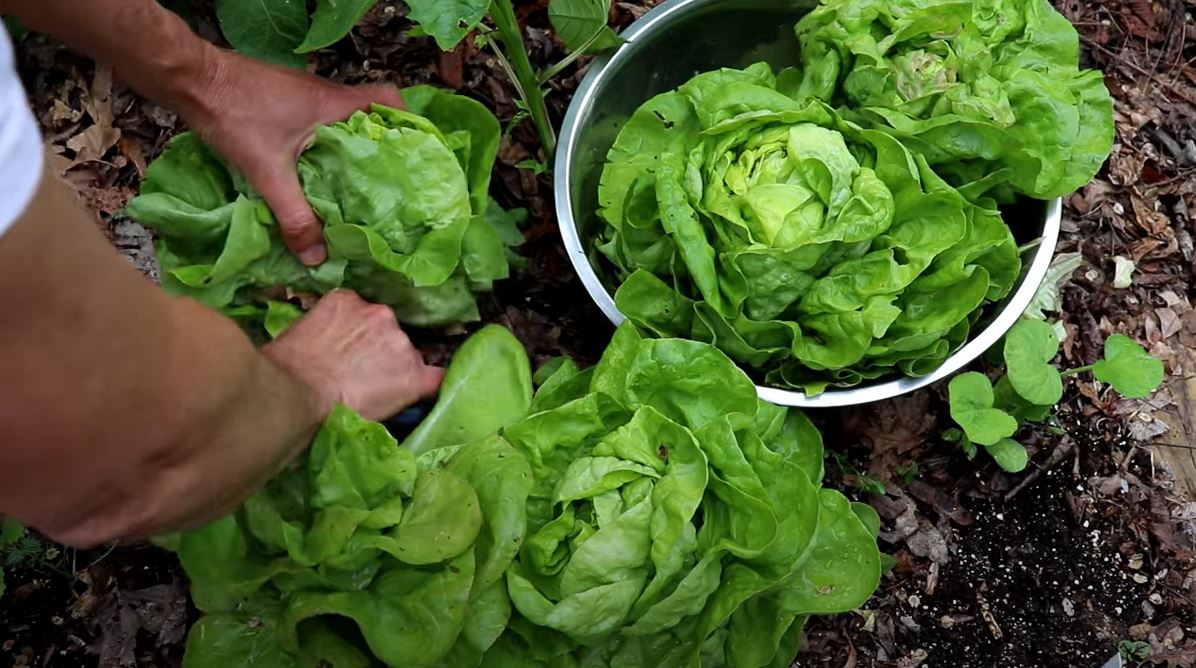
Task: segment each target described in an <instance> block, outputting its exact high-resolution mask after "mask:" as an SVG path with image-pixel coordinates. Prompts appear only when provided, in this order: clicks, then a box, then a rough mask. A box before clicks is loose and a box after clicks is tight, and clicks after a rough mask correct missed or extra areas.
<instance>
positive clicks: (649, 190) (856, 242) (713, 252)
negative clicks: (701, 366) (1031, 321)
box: [596, 63, 1021, 393]
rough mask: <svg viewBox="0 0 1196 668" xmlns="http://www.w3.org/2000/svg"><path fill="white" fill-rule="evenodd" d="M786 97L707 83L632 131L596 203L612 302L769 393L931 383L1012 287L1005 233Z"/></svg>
mask: <svg viewBox="0 0 1196 668" xmlns="http://www.w3.org/2000/svg"><path fill="white" fill-rule="evenodd" d="M800 84H801V81H800V77H798V76H796V73H795V72H793V71H786V72H783V73H782V74H781V75H780V76H775V75H774V74H773V72H772V70H771V69H770V68H769V67H768V65H767V64H764V63H760V64H757V65H753V66H751V67H749V68H747V69H745V70H730V69H724V70H718V71H714V72H708V73H705V74H700V75H698V76H696V77H695V78H693V79H692V80H690V81H689V82H687V83H686V84H684V85H682V86H681V87H680V88H679V89H677V90H676V91H672V92H669V93H664V94H662V95H659V96H657V97H655V98H653V99H651V100H649V101H648V102H647V103H645V104H644V105H643V106H642V107H640V109H639V110H638V111H637V112H636V113H635V114H634V115H633V116H632V118H631V119H630V120H629V121H628V123H627V124H626V125H625V126H624V128H623V129H622V131H621V132H620V134H619V136H618V138H617V139H616V141H615V143H614V145H613V147H612V148H611V150H610V153H609V154H608V158H607V164H606V166H605V168H604V170H603V174H602V178H601V181H600V185H599V193H598V194H599V204H600V207H601V210H600V215H601V217H602V218H603V220H604V221H605V223H606V225H605V227H604V229H603V230H602V231H601V232H600V233H599V238H598V239H597V240H596V245H597V248H598V250H599V251H600V253H601V254H602V255H604V256H605V257H606V258H607V259H608V260H609V261H610V262H611V263H612V264H613V265H614V267H615V269H616V274H617V278H618V280H619V283H620V285H619V288H618V290H617V292H616V294H615V302H616V305H617V306H618V308H619V310H620V311H621V312H622V313H623V314H624V315H625V316H626V317H627V318H629V319H630V320H631V321H632V322H634V323H635V324H636V325H638V326H640V327H642V328H644V329H645V330H647V331H650V332H652V333H654V334H655V335H657V336H661V337H683V338H690V339H695V340H698V341H704V342H708V343H712V344H714V345H715V346H717V347H718V348H719V349H721V350H722V351H723V352H725V353H726V354H728V355H729V356H730V357H731V358H733V359H734V360H736V361H737V362H739V363H740V364H741V365H744V366H746V367H748V368H750V369H752V370H753V371H754V374H755V376H756V377H757V379H759V380H764V381H766V382H767V383H769V384H771V385H774V386H779V387H785V388H799V389H802V390H804V391H806V392H809V393H817V392H820V391H822V390H823V389H825V388H826V387H827V386H828V385H836V386H850V385H854V384H857V383H859V382H861V381H863V380H865V379H872V378H879V377H882V376H886V375H891V374H894V373H904V374H907V375H923V374H926V373H929V372H930V371H932V370H933V369H934V368H936V367H937V366H938V364H939V363H941V362H942V360H944V359H945V358H946V357H947V355H948V354H950V352H952V351H953V350H954V349H955V348H957V347H958V346H959V345H960V344H962V343H963V342H964V341H965V340H966V338H967V336H968V333H969V330H970V327H971V326H972V324H973V323H974V321H975V319H976V318H977V317H978V315H979V312H980V310H981V309H982V308H983V306H984V305H985V304H987V303H989V302H992V301H996V300H999V299H1001V298H1003V297H1004V296H1005V295H1006V294H1008V292H1009V291H1010V289H1011V288H1012V286H1013V284H1014V282H1015V281H1016V279H1017V277H1018V274H1019V271H1020V266H1021V264H1020V259H1019V256H1018V251H1017V247H1016V244H1015V243H1014V239H1013V236H1012V234H1011V233H1010V231H1009V228H1008V227H1007V226H1006V225H1005V223H1004V221H1003V220H1002V218H1001V214H1000V212H999V211H998V210H997V208H996V203H995V202H993V201H991V200H988V199H984V198H975V199H974V201H973V200H969V199H968V198H966V197H965V196H964V195H963V194H961V193H960V191H958V190H956V189H955V188H953V187H952V186H950V185H948V184H947V183H946V182H945V181H944V180H943V179H941V178H940V177H939V176H938V175H937V174H936V173H935V172H934V171H933V170H932V169H931V167H930V166H929V164H928V163H927V161H926V160H925V158H923V157H922V156H921V155H919V154H917V153H914V152H911V151H910V150H908V149H907V148H905V147H904V146H903V145H902V144H901V143H900V142H899V141H898V140H897V139H895V138H894V137H893V136H891V135H890V134H887V133H884V132H880V131H878V130H873V129H866V128H862V127H860V126H859V125H857V124H854V123H851V122H849V121H846V120H844V119H843V118H841V117H840V116H839V114H838V113H837V112H836V111H835V110H833V109H832V108H831V107H829V106H828V105H826V104H824V103H822V102H818V101H811V100H805V99H800V96H798V95H797V89H798V87H799V86H800Z"/></svg>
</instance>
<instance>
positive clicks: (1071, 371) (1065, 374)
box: [1059, 364, 1096, 378]
mask: <svg viewBox="0 0 1196 668" xmlns="http://www.w3.org/2000/svg"><path fill="white" fill-rule="evenodd" d="M1094 366H1096V365H1095V364H1089V365H1088V366H1081V367H1076V368H1075V369H1068V370H1067V371H1061V372H1059V375H1060V376H1063V377H1064V378H1068V377H1070V376H1078V375H1080V374H1082V373H1084V372H1085V371H1092V367H1094Z"/></svg>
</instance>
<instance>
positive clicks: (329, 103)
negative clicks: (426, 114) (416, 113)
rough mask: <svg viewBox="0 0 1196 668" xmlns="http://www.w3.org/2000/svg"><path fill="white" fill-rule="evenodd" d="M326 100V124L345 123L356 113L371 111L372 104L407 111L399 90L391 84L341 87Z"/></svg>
mask: <svg viewBox="0 0 1196 668" xmlns="http://www.w3.org/2000/svg"><path fill="white" fill-rule="evenodd" d="M334 91H335V92H334V93H333V94H331V95H329V96H328V97H326V98H325V104H324V107H323V108H324V113H323V114H322V115H323V118H324V122H325V123H336V122H337V121H343V120H345V119H346V118H348V117H349V116H352V115H353V112H355V111H369V108H370V105H371V104H382V105H386V106H388V107H394V108H395V109H406V108H407V105H406V104H405V103H404V102H403V96H402V94H400V93H399V89H398V88H397V87H395V86H391V85H389V84H380V85H373V86H340V85H337V86H336V87H335V89H334Z"/></svg>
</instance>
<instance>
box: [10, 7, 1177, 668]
mask: <svg viewBox="0 0 1196 668" xmlns="http://www.w3.org/2000/svg"><path fill="white" fill-rule="evenodd" d="M518 4H519V10H520V12H521V13H522V16H521V19H522V22H523V23H524V25H527V26H529V29H528V38H529V39H528V43H529V48H530V50H531V55H532V58H533V61H536V62H540V63H543V62H549V61H550V60H554V59H556V58H557V57H559V55H560V47H559V46H558V45H557V44H556V43H555V42H554V41H553V38H552V36H551V33H550V32H549V31H548V23H547V18H546V13H545V4H546V3H544V2H524V3H518ZM649 4H653V3H650V2H649V3H640V2H628V3H622V2H620V3H616V5H615V10H614V11H613V15H614V18H615V23H616V24H618V25H620V26H625V25H627V24H628V23H630V21H632V20H634V18H635V17H637V16H639V15H641V14H642V13H643V12H644V11H645V10H646V7H645V6H646V5H649ZM1057 5H1058V6H1059V8H1060V10H1061V11H1063V12H1064V14H1065V15H1067V16H1068V18H1069V19H1071V20H1072V21H1073V23H1075V24H1076V26H1077V28H1078V29H1079V31H1080V33H1081V35H1082V39H1083V44H1084V46H1085V52H1086V57H1087V58H1088V59H1089V60H1088V63H1087V64H1088V65H1090V66H1093V67H1097V68H1099V69H1101V70H1103V71H1104V72H1105V74H1106V80H1107V83H1108V84H1109V87H1110V90H1111V91H1112V93H1113V95H1114V98H1115V100H1116V104H1117V106H1116V120H1117V128H1118V136H1117V144H1116V145H1115V147H1114V153H1113V156H1112V158H1111V159H1110V161H1109V163H1108V164H1107V165H1106V167H1105V169H1104V170H1102V172H1101V174H1100V175H1099V177H1098V179H1097V180H1096V181H1095V182H1094V183H1093V184H1091V185H1089V186H1088V187H1086V188H1085V189H1083V190H1082V191H1081V192H1080V193H1077V194H1076V195H1074V196H1072V197H1071V198H1070V199H1069V200H1068V201H1067V207H1066V209H1065V217H1064V227H1063V230H1064V233H1063V240H1062V243H1061V247H1060V249H1059V250H1060V252H1061V253H1080V254H1081V257H1082V258H1083V260H1084V263H1083V265H1082V266H1081V267H1080V268H1079V269H1078V270H1077V271H1076V272H1075V274H1074V275H1073V277H1072V279H1071V280H1070V281H1069V282H1067V283H1065V284H1064V287H1063V289H1062V293H1061V294H1062V300H1063V306H1064V308H1063V310H1062V312H1061V313H1060V316H1061V318H1062V319H1063V321H1064V324H1065V327H1066V329H1067V333H1068V338H1067V340H1066V341H1065V343H1064V345H1063V347H1062V350H1063V357H1064V359H1065V360H1066V361H1067V363H1068V364H1070V365H1072V366H1080V365H1084V364H1088V363H1091V362H1092V361H1093V360H1095V359H1096V358H1097V357H1099V356H1100V347H1101V342H1102V341H1103V340H1104V339H1105V337H1106V336H1108V335H1109V334H1111V333H1113V332H1120V333H1124V334H1128V335H1131V336H1133V337H1134V338H1136V339H1138V340H1140V341H1143V342H1145V343H1147V344H1149V349H1150V351H1151V352H1152V353H1153V354H1154V355H1156V356H1158V357H1161V358H1162V359H1164V360H1165V361H1166V363H1167V369H1168V373H1169V374H1170V376H1169V379H1168V383H1167V385H1166V386H1165V387H1164V388H1163V389H1162V390H1161V391H1160V392H1159V393H1158V394H1156V395H1155V396H1154V397H1152V398H1150V399H1147V400H1125V399H1120V398H1117V397H1116V396H1115V395H1112V394H1111V393H1108V392H1107V391H1102V390H1101V389H1100V388H1098V387H1096V386H1095V385H1094V384H1093V382H1092V381H1091V380H1088V379H1072V380H1071V381H1069V383H1068V386H1067V391H1066V394H1065V398H1064V403H1063V404H1062V405H1061V407H1060V408H1059V411H1058V419H1057V427H1042V428H1035V429H1033V430H1029V431H1027V432H1023V434H1022V439H1021V440H1022V441H1023V442H1024V443H1025V444H1026V445H1027V446H1028V448H1029V449H1030V450H1031V454H1032V462H1031V465H1030V466H1029V467H1028V468H1027V469H1026V471H1025V472H1023V473H1021V474H1015V475H1008V474H1005V473H1002V472H1001V471H1000V470H999V469H998V468H997V467H996V466H995V465H994V464H993V463H992V462H991V461H988V460H985V459H977V460H976V461H975V462H968V461H967V460H966V459H964V457H963V456H962V454H961V453H960V452H959V450H958V447H957V446H956V445H955V444H953V443H949V442H945V441H943V440H942V439H941V438H940V434H941V433H942V431H943V430H944V429H946V428H947V427H949V426H951V423H950V419H949V416H948V415H947V404H946V400H945V387H941V386H940V387H934V388H930V389H929V390H925V391H920V392H918V393H916V394H914V395H910V396H907V397H903V398H899V399H896V400H892V401H888V402H883V403H880V404H874V405H870V406H866V407H861V408H855V409H847V410H835V411H819V412H815V413H813V414H812V415H811V417H812V418H813V419H814V420H815V421H816V422H817V423H818V424H819V426H820V427H822V429H823V431H824V435H825V438H826V443H827V446H828V451H833V452H835V453H837V456H836V457H834V458H833V459H832V460H829V461H828V476H829V478H830V480H831V481H832V482H833V483H834V484H835V485H836V486H838V487H840V488H841V489H843V490H844V491H847V492H848V493H849V495H851V496H853V497H854V498H858V499H860V500H863V501H866V502H868V503H870V504H871V505H873V507H875V508H876V509H877V510H878V511H879V513H880V515H881V517H882V519H883V520H884V526H883V528H882V534H881V537H882V540H881V547H882V549H884V550H885V551H886V552H888V553H890V554H892V555H894V557H895V559H896V562H897V565H896V567H895V568H894V569H893V570H892V571H891V572H890V573H888V574H887V575H886V576H885V578H884V580H883V581H882V583H881V588H880V590H879V591H878V592H877V594H876V595H875V596H874V597H873V599H872V600H871V601H870V602H869V603H868V604H867V605H866V606H865V607H864V609H862V610H861V611H859V612H856V613H849V614H845V615H840V616H837V617H833V618H827V619H819V620H817V621H815V622H813V623H812V624H811V625H810V626H809V628H808V633H807V638H806V641H805V642H804V644H803V650H802V653H801V655H800V657H799V661H798V665H801V666H849V667H850V666H886V667H887V666H895V667H900V668H913V667H915V666H920V665H927V666H943V665H949V666H955V667H957V668H968V667H970V666H977V667H981V666H984V667H987V666H995V665H1006V666H1027V667H1036V668H1037V667H1042V668H1051V667H1054V666H1060V667H1064V666H1068V667H1070V666H1075V667H1077V668H1086V667H1089V666H1091V667H1093V668H1096V667H1097V666H1100V665H1101V664H1103V663H1104V662H1105V660H1106V659H1108V658H1109V657H1110V656H1112V655H1114V654H1116V653H1117V650H1118V645H1119V644H1121V645H1122V646H1123V647H1124V648H1125V649H1127V650H1134V651H1138V652H1140V653H1142V654H1143V655H1145V654H1149V658H1148V661H1151V662H1157V663H1158V664H1160V665H1168V666H1179V667H1184V666H1196V553H1194V552H1193V545H1194V542H1196V498H1194V497H1193V496H1192V490H1193V488H1194V487H1196V478H1192V477H1190V476H1192V473H1191V472H1192V471H1193V470H1196V449H1193V440H1192V439H1191V438H1189V434H1190V433H1192V432H1193V424H1192V417H1191V416H1192V415H1193V414H1194V413H1196V410H1194V409H1193V405H1196V404H1192V403H1191V402H1193V401H1196V395H1193V394H1191V391H1190V390H1189V389H1188V385H1189V382H1188V379H1189V378H1190V377H1191V376H1192V375H1193V374H1194V373H1196V357H1194V353H1193V350H1194V349H1196V310H1193V309H1192V300H1193V299H1194V298H1196V293H1194V292H1193V288H1192V285H1193V273H1194V264H1193V261H1194V259H1196V247H1194V241H1193V234H1196V230H1194V229H1193V221H1192V218H1191V214H1190V212H1191V211H1194V210H1196V65H1194V63H1193V61H1194V60H1196V2H1193V1H1192V0H1167V1H1166V2H1160V3H1155V4H1153V5H1152V4H1150V3H1142V2H1129V1H1128V0H1127V1H1125V2H1123V1H1121V0H1101V1H1099V2H1091V3H1084V2H1076V1H1073V0H1065V1H1064V2H1059V3H1057ZM191 9H192V11H193V13H194V16H195V17H196V22H197V26H198V28H199V30H200V32H201V34H204V35H205V36H206V37H209V38H211V39H218V36H217V31H216V30H215V29H214V27H213V23H212V16H211V9H210V7H209V6H207V3H193V6H192V7H191ZM404 12H405V10H404V9H403V5H402V3H399V2H381V3H380V4H379V5H378V7H376V8H375V9H374V10H373V11H372V12H371V13H370V15H369V16H367V18H366V20H365V21H364V22H363V24H362V25H361V26H360V27H358V28H357V29H356V30H355V31H354V32H353V33H352V35H351V36H350V38H349V39H347V40H345V41H343V42H342V43H339V44H337V45H336V46H334V47H332V48H329V49H325V50H322V51H320V52H318V53H317V54H315V57H314V58H313V59H312V62H313V63H314V65H315V70H316V71H317V72H318V73H320V74H322V75H326V76H329V77H332V78H335V79H338V80H343V81H347V82H351V83H361V82H375V81H390V82H398V83H401V84H403V85H411V84H416V83H433V84H437V85H441V86H447V87H451V88H454V89H456V90H458V91H459V92H462V93H464V94H467V95H470V96H473V97H475V98H477V99H479V100H481V101H482V102H484V103H485V104H486V105H487V106H488V107H490V108H491V109H492V110H494V111H495V113H496V114H497V115H498V117H499V118H500V120H503V121H505V120H507V119H510V118H512V117H513V116H515V114H516V113H517V111H518V109H517V107H516V104H515V101H514V99H513V94H512V91H511V89H510V86H509V85H508V83H507V80H506V77H505V75H504V73H503V71H502V69H501V67H500V66H499V64H498V63H497V62H496V61H495V59H494V58H493V57H492V56H490V55H489V54H488V52H484V51H481V50H479V49H478V48H477V47H476V46H475V45H473V44H472V43H471V42H469V41H466V42H464V43H462V44H461V45H460V46H458V47H457V48H456V49H455V50H453V51H451V52H447V53H442V52H440V51H439V50H438V49H437V48H436V46H435V44H434V43H432V42H431V40H429V39H427V38H416V37H409V36H407V35H406V34H405V32H406V30H407V28H409V27H410V24H409V23H408V22H407V21H406V20H405V18H404V16H403V15H404ZM20 51H21V59H22V66H23V73H24V74H25V77H26V82H27V84H28V86H29V89H30V90H31V91H34V96H33V97H34V100H33V101H34V104H35V107H36V110H37V114H38V117H39V119H40V120H41V122H42V125H43V128H44V130H45V133H46V136H47V139H48V141H49V143H50V145H51V146H52V148H53V150H54V151H55V152H56V153H58V154H59V155H60V156H61V159H62V161H63V162H62V168H63V171H64V173H65V174H66V177H67V178H68V179H69V180H70V181H71V182H72V183H74V184H75V185H76V187H77V188H78V190H79V192H80V193H81V195H82V198H83V200H84V201H85V202H86V203H87V204H89V205H90V206H91V207H92V208H93V209H95V210H97V211H99V212H100V215H99V217H98V219H97V224H99V225H100V226H101V229H103V230H104V231H105V233H106V234H107V235H108V236H109V237H110V238H111V239H112V241H113V242H114V243H115V244H116V245H117V246H118V247H119V248H120V249H121V250H122V252H124V253H125V254H126V255H127V256H128V257H129V258H130V259H131V260H132V261H133V262H134V263H136V264H137V266H138V267H140V268H141V269H142V270H143V271H145V272H146V273H147V274H150V275H151V276H153V275H154V271H155V268H154V265H153V261H152V249H151V247H150V238H149V235H148V233H147V232H145V230H144V229H142V228H140V226H137V225H135V224H133V223H130V222H129V221H127V220H124V219H122V218H121V217H120V216H119V215H118V211H119V210H120V209H121V207H123V206H124V205H125V204H126V203H127V202H128V200H129V199H130V198H131V197H132V196H133V195H134V194H135V193H136V190H137V184H138V183H139V182H140V179H141V178H142V177H143V176H144V172H145V165H146V162H147V161H148V160H149V159H151V158H152V157H153V156H155V155H157V154H158V152H160V150H161V148H162V146H163V145H164V143H165V142H166V141H167V140H168V139H169V138H170V137H171V136H173V135H174V134H175V133H176V132H177V131H178V130H179V129H180V128H179V126H178V121H177V118H176V117H175V116H174V115H173V114H171V113H169V112H167V111H165V110H163V109H161V108H159V107H157V106H156V105H153V104H150V103H147V102H145V101H143V100H141V99H140V98H137V97H135V96H133V95H132V94H130V93H129V92H127V91H126V90H125V89H124V88H123V87H122V86H121V85H120V84H119V82H114V81H113V79H112V76H111V72H110V71H108V70H106V69H104V68H99V69H97V68H95V67H93V66H92V64H91V63H90V62H88V61H86V60H84V59H82V58H79V57H77V56H75V55H73V54H71V53H69V52H67V51H65V50H63V49H62V48H61V47H59V46H57V45H55V44H52V43H50V42H47V41H45V40H44V39H42V38H37V37H33V38H30V39H27V40H26V41H25V42H24V43H23V44H22V46H21V48H20ZM579 77H580V72H577V71H572V70H570V71H567V72H566V73H565V74H564V75H563V76H561V77H558V78H557V79H556V80H555V81H554V83H553V84H552V85H551V92H550V93H549V95H548V98H547V101H548V105H549V110H550V114H551V115H552V116H553V117H554V118H556V119H559V118H560V117H561V116H562V115H563V112H564V108H565V107H566V106H567V103H568V99H569V95H570V92H571V91H572V89H573V88H574V87H575V86H576V83H577V81H578V80H579ZM537 146H538V142H537V139H536V135H535V132H534V130H533V129H532V128H531V126H530V124H527V123H523V124H519V125H516V126H515V127H513V128H512V130H511V132H510V135H509V139H507V140H505V141H504V143H503V145H502V147H501V150H500V154H499V161H498V168H497V172H496V178H495V180H494V185H493V189H492V190H493V194H494V196H495V197H496V199H497V200H498V201H499V202H500V203H501V204H502V205H504V206H506V207H526V208H527V209H528V210H529V214H530V216H529V222H528V225H527V227H526V229H525V238H526V240H527V242H526V244H525V245H524V246H523V248H522V249H521V253H522V254H523V255H524V256H525V257H526V258H527V262H526V266H525V267H524V268H522V269H521V270H519V271H518V272H517V273H516V274H515V276H514V277H513V278H512V279H511V280H508V281H505V282H502V283H500V284H499V285H498V286H497V287H496V292H495V293H494V294H493V296H491V297H487V298H483V299H482V301H481V304H480V305H481V307H482V311H483V319H484V320H485V321H488V322H498V323H501V324H504V325H506V326H508V327H509V328H510V329H511V330H512V331H513V332H514V333H515V334H516V335H517V336H518V337H519V339H520V340H521V341H522V342H523V343H524V345H525V346H526V347H527V349H528V351H529V353H531V355H532V356H533V361H535V362H540V361H543V360H544V359H547V358H549V357H553V356H557V355H562V354H564V355H569V356H572V357H574V358H575V359H577V360H578V361H579V362H581V363H586V364H589V363H592V362H594V361H595V360H597V358H598V357H599V356H600V354H601V352H602V350H603V348H604V347H605V345H606V343H607V341H608V340H609V334H610V332H611V331H612V329H611V328H610V327H609V326H608V324H607V321H606V319H605V318H604V316H602V314H601V313H600V312H599V311H598V310H597V308H595V307H594V306H593V304H592V302H591V301H590V300H589V298H588V297H587V296H586V294H585V291H584V289H583V288H582V287H581V284H580V282H579V281H578V280H577V279H576V277H575V275H574V274H573V271H572V269H571V267H570V265H569V262H568V260H567V258H566V257H565V256H564V254H563V252H562V250H561V247H560V239H559V236H558V234H557V231H556V221H555V218H554V215H553V211H552V201H551V188H550V180H549V177H548V176H547V175H543V174H541V175H537V174H536V173H534V172H533V171H531V170H528V169H520V168H518V167H516V165H518V164H520V163H521V162H523V161H525V160H528V159H534V158H536V157H537V148H536V147H537ZM1115 256H1120V257H1122V258H1125V259H1129V260H1132V262H1133V263H1134V271H1133V273H1132V274H1131V276H1130V278H1131V283H1130V285H1129V286H1128V287H1114V284H1115V283H1116V284H1117V285H1119V286H1120V285H1123V283H1122V282H1120V281H1118V280H1117V279H1119V278H1124V276H1121V277H1119V276H1118V275H1117V271H1116V266H1117V263H1116V262H1115V260H1114V258H1115ZM1122 264H1123V266H1124V262H1123V263H1122ZM1123 271H1124V270H1123ZM472 329H473V328H472V327H469V328H458V329H456V330H451V331H435V332H432V331H427V332H416V333H414V335H415V338H416V340H417V341H418V342H419V343H420V345H421V348H422V349H423V350H424V352H425V355H426V356H428V357H429V358H430V360H431V361H436V362H443V361H445V360H446V359H447V358H448V356H449V355H450V354H451V352H452V351H453V350H454V349H455V348H456V346H457V345H458V344H459V343H460V342H461V341H462V340H463V339H464V336H465V334H466V333H467V331H470V330H472ZM135 354H136V351H130V355H135ZM836 463H837V465H836ZM1185 467H1188V468H1186V469H1185ZM1185 470H1186V471H1188V473H1185ZM881 492H883V493H881ZM25 547H26V548H27V549H26V552H27V554H24V556H23V558H22V560H21V561H20V563H19V564H17V565H16V566H15V567H13V568H11V569H7V571H6V572H7V580H8V592H7V593H6V594H5V598H4V600H3V602H2V603H0V663H7V662H9V661H11V662H13V663H14V664H15V665H19V666H59V665H64V666H65V665H69V666H85V665H100V666H105V667H107V666H135V665H143V666H170V665H178V664H179V662H180V660H181V656H182V640H183V638H184V637H185V631H186V627H187V623H188V622H189V621H193V620H194V619H195V617H196V613H195V611H194V610H193V609H190V608H189V607H188V603H187V596H186V585H185V578H184V576H183V575H182V573H181V570H180V569H179V568H178V565H177V563H176V561H175V560H174V557H173V556H172V555H171V554H169V553H167V552H163V551H159V550H157V549H155V548H152V547H149V546H145V545H121V546H116V547H114V548H112V549H110V550H103V551H97V552H80V553H75V552H74V551H71V550H62V549H59V548H54V547H53V546H50V545H47V544H44V543H35V542H29V543H28V544H27V545H26V546H25ZM1133 643H1144V644H1139V645H1134V644H1133Z"/></svg>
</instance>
